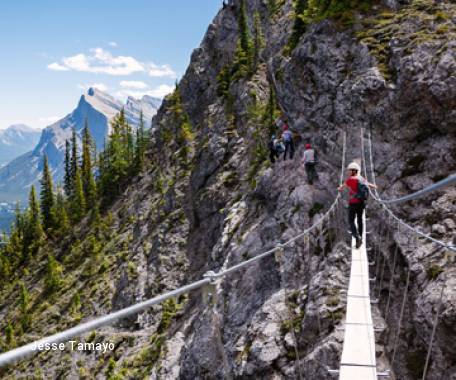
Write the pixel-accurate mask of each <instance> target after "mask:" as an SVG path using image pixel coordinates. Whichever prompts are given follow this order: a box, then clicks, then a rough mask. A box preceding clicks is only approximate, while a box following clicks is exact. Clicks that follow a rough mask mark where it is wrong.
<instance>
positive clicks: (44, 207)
mask: <svg viewBox="0 0 456 380" xmlns="http://www.w3.org/2000/svg"><path fill="white" fill-rule="evenodd" d="M54 203H55V197H54V186H53V184H52V174H51V172H50V170H49V164H48V159H47V156H46V155H45V156H44V164H43V177H42V179H41V215H42V218H43V227H44V229H45V231H46V232H48V231H49V230H52V229H53V228H54V227H55V224H56V221H55V218H54V214H53V212H52V211H53V208H54Z"/></svg>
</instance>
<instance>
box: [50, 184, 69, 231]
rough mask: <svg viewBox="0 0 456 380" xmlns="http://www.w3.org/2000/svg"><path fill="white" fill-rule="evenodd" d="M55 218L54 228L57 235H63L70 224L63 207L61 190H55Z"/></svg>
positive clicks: (63, 201)
mask: <svg viewBox="0 0 456 380" xmlns="http://www.w3.org/2000/svg"><path fill="white" fill-rule="evenodd" d="M53 213H54V215H55V220H56V229H57V231H58V235H59V236H64V235H66V233H67V232H68V230H69V228H70V225H69V221H68V213H67V210H66V207H65V200H64V198H63V194H62V192H61V191H60V192H57V199H56V202H55V207H54V211H53Z"/></svg>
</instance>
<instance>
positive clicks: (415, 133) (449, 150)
mask: <svg viewBox="0 0 456 380" xmlns="http://www.w3.org/2000/svg"><path fill="white" fill-rule="evenodd" d="M344 3H345V2H344ZM292 10H293V6H292V3H291V1H268V2H264V1H260V0H256V1H253V0H252V1H248V2H246V15H247V24H248V28H249V30H250V31H251V33H253V30H254V29H255V28H256V27H258V25H259V26H260V28H261V30H262V34H263V36H264V41H265V43H264V45H263V46H264V48H263V49H261V54H260V55H259V61H258V65H257V66H256V69H255V72H254V73H253V74H252V75H237V76H236V75H234V76H233V77H231V78H230V80H229V81H228V85H226V82H227V81H226V80H225V87H224V88H222V89H221V88H220V87H221V84H220V83H221V82H222V79H223V78H222V76H221V75H220V73H221V72H223V69H224V68H226V67H227V66H229V67H231V65H234V63H233V62H235V61H236V56H237V53H236V49H237V43H238V39H239V27H238V25H239V22H238V20H239V19H240V17H241V15H242V8H241V2H240V1H234V2H230V4H229V5H228V6H226V7H225V8H224V9H222V10H221V11H220V12H219V14H218V15H217V16H216V18H215V19H214V22H213V23H212V24H211V25H210V26H209V28H208V31H207V33H206V36H205V38H204V40H203V42H202V44H201V46H200V47H199V48H198V49H196V50H195V51H194V53H193V55H192V60H191V64H190V66H189V68H188V70H187V72H186V74H185V76H184V78H183V79H182V81H181V82H180V84H179V87H178V88H177V89H176V91H175V93H174V94H173V95H172V96H169V97H168V98H167V99H166V100H165V102H164V104H163V106H162V107H161V108H160V110H159V112H158V114H157V116H156V119H155V122H156V124H157V128H156V130H155V131H154V132H153V139H152V140H153V141H152V143H151V146H150V150H149V152H148V157H149V160H148V162H149V163H148V167H147V169H146V170H145V171H144V172H143V173H142V174H141V175H140V176H139V177H138V178H136V179H135V180H134V181H133V183H131V185H130V186H129V187H128V189H126V190H125V193H124V195H123V197H122V199H119V200H118V202H116V204H115V205H114V206H113V207H112V208H111V209H110V210H109V213H108V214H106V215H105V216H104V218H103V223H102V225H101V226H100V227H99V228H98V229H96V230H89V229H88V227H87V225H85V223H83V224H82V225H81V226H78V227H77V228H76V229H75V231H74V236H71V237H68V239H67V241H65V242H61V243H59V244H58V245H56V244H54V245H52V244H51V246H50V249H53V250H54V252H55V253H56V256H57V257H58V259H59V261H60V262H61V263H62V266H63V268H64V273H65V285H64V286H63V287H62V289H61V290H60V292H59V293H58V294H57V295H56V296H55V297H56V298H55V300H53V301H52V306H51V305H50V304H47V303H46V302H45V301H44V300H42V299H41V298H40V295H41V294H42V289H43V279H42V274H41V272H40V271H41V269H42V268H43V263H42V258H43V257H44V253H42V256H43V257H38V258H37V259H36V262H35V263H34V264H33V265H32V266H31V268H29V270H28V272H27V273H24V276H23V278H22V279H23V281H25V282H26V284H27V287H28V288H29V289H30V291H31V292H32V293H31V297H32V299H33V300H34V302H35V304H34V311H33V320H32V323H31V327H30V329H29V331H26V332H25V335H22V336H20V337H18V340H19V341H23V342H25V341H29V340H31V339H32V337H34V336H36V335H44V334H48V333H49V332H50V329H51V330H52V331H54V329H55V330H58V329H62V328H65V327H67V326H70V325H73V324H74V323H76V322H77V321H78V320H80V319H81V317H83V318H90V317H92V316H95V315H99V314H102V313H106V312H109V311H111V310H115V309H118V308H121V307H124V306H127V305H129V304H132V303H134V302H137V301H139V300H142V299H145V298H148V297H152V296H154V295H157V294H160V293H162V292H164V291H166V290H171V289H173V288H175V287H177V286H179V285H183V284H186V283H188V282H190V281H193V280H196V279H199V278H201V276H202V275H203V274H204V273H205V272H206V271H207V270H219V269H221V268H224V267H227V266H231V265H233V264H236V263H239V262H241V261H243V260H245V259H247V258H250V257H253V256H255V255H257V254H259V253H261V252H263V251H265V250H267V249H268V248H271V247H273V246H274V245H276V244H277V243H279V242H283V241H286V240H287V239H289V238H290V237H292V236H295V235H297V234H298V233H299V232H301V231H302V230H303V229H305V228H306V227H308V226H310V225H311V224H312V222H313V221H315V220H316V219H317V218H318V217H319V216H321V214H322V213H323V212H324V211H325V209H327V207H328V206H329V205H330V204H331V202H332V200H333V199H334V196H335V193H336V190H335V188H336V187H337V185H338V181H339V171H340V162H341V153H342V152H341V150H342V146H341V145H342V134H343V132H344V131H345V132H346V133H347V136H348V146H347V148H348V149H347V160H351V159H361V156H362V155H361V138H360V136H361V135H360V133H361V132H360V130H361V128H364V129H365V130H370V131H371V133H372V140H373V156H374V161H375V165H376V167H375V170H376V173H377V179H378V184H379V188H380V193H381V194H382V196H383V197H385V198H389V197H395V196H398V195H401V194H404V193H408V192H411V191H415V190H418V189H420V188H422V187H423V186H425V185H427V184H430V183H432V182H434V181H436V180H438V179H440V178H443V177H445V176H446V175H448V174H450V173H451V172H454V169H455V167H456V150H455V148H454V147H455V146H456V145H455V143H456V135H455V121H454V120H455V117H454V116H455V114H454V110H455V99H456V96H455V95H456V94H455V92H456V83H455V78H454V72H455V66H456V61H455V50H454V36H455V27H454V21H455V17H456V13H455V11H456V8H455V5H454V4H452V3H451V2H445V1H439V2H432V1H427V0H420V1H416V0H415V1H413V2H402V3H400V2H391V1H389V2H385V3H381V2H378V3H375V4H371V3H369V7H368V8H367V9H366V8H360V9H354V10H352V9H348V10H344V12H347V13H344V17H338V16H337V14H336V15H333V16H332V17H330V18H326V17H317V16H315V20H314V22H309V24H308V25H307V27H306V31H305V32H304V33H303V34H302V35H301V37H300V39H299V41H298V43H297V46H296V47H295V48H294V49H293V50H291V52H289V54H287V53H286V51H287V49H286V45H287V44H288V41H289V39H290V34H291V33H292V29H293V28H292V25H293V22H292V21H290V20H291V19H292V18H293V16H292ZM339 16H340V15H339ZM255 19H256V20H257V21H256V22H255ZM221 78H222V79H221ZM271 109H272V111H276V110H278V109H281V110H283V112H284V113H285V114H286V115H287V117H288V118H289V121H290V124H291V127H292V129H293V131H294V132H295V133H296V136H295V137H296V147H297V153H296V157H295V159H294V160H292V161H290V160H288V161H282V160H280V161H279V162H277V163H276V164H274V165H270V164H269V163H268V161H267V151H266V144H267V141H268V133H269V124H267V121H266V120H267V115H268V114H269V115H270V114H271ZM307 142H311V143H313V144H314V146H316V148H317V149H318V151H319V157H320V158H319V165H318V171H319V181H318V182H317V183H316V184H315V185H312V186H311V185H309V184H307V182H306V178H305V173H304V169H303V167H302V164H301V163H300V156H301V153H302V149H303V143H307ZM368 168H369V169H370V166H368ZM369 177H370V176H369ZM455 199H456V193H455V191H454V189H447V190H444V191H441V192H437V193H435V194H432V195H430V196H429V197H427V198H424V199H423V200H421V201H414V202H412V203H411V204H407V205H404V206H401V207H396V208H395V209H394V211H395V212H396V213H397V214H398V215H399V216H400V217H402V218H404V219H405V220H407V221H408V222H409V223H411V224H414V225H417V226H419V228H420V229H422V230H423V231H425V232H428V233H432V235H433V236H435V237H438V238H439V239H442V240H444V241H451V239H453V243H454V239H455V238H454V236H455V229H456V225H455V222H456V221H455V217H454V215H455V211H456V201H455ZM367 212H368V216H369V217H370V219H369V221H368V223H369V225H368V229H369V230H370V231H371V234H370V235H369V237H368V244H369V245H370V246H371V247H372V248H373V251H372V252H373V254H375V255H376V256H377V258H378V263H379V264H378V267H379V270H378V276H377V282H376V283H373V284H372V287H373V292H374V293H375V294H376V295H377V294H378V296H379V304H378V305H377V306H374V307H373V312H374V318H375V323H376V324H378V325H383V326H385V330H384V331H383V332H382V333H379V335H378V337H377V343H378V346H377V357H378V363H379V369H391V370H392V378H397V379H416V378H420V373H421V372H422V370H423V365H424V359H425V355H426V350H427V348H428V342H429V341H430V336H431V330H432V322H433V319H434V316H435V313H436V310H437V308H438V307H439V306H438V305H439V302H440V301H439V295H440V289H441V286H442V284H443V283H445V284H446V288H445V291H444V293H443V307H442V312H441V314H440V319H439V325H438V327H437V330H436V336H435V341H434V346H433V352H432V361H431V366H430V369H429V371H428V377H427V378H428V379H452V378H454V376H456V369H455V368H456V363H455V361H454V358H455V357H456V355H455V351H456V345H455V343H454V337H455V335H456V331H455V330H454V326H455V324H454V321H455V316H456V308H455V304H456V300H455V296H454V294H455V293H454V291H452V289H453V288H454V286H455V282H456V273H455V269H454V264H453V263H452V261H451V256H450V255H447V254H446V253H445V252H444V251H441V250H436V249H435V247H434V246H432V245H431V244H428V243H426V242H425V241H424V240H422V239H419V240H416V239H413V238H412V236H411V235H410V234H408V233H406V230H405V229H404V228H399V227H398V226H397V225H396V224H395V223H394V222H393V221H392V220H391V219H388V218H387V216H386V215H385V214H384V213H382V212H381V211H380V210H378V209H377V208H376V207H375V206H374V204H372V205H371V206H370V207H369V208H368V211H367ZM345 218H346V216H345V210H344V209H343V208H342V207H340V208H338V210H337V212H336V215H335V217H334V218H333V219H332V221H331V222H330V223H329V224H328V225H325V228H322V229H320V230H319V231H317V232H316V233H315V234H314V235H313V236H312V237H311V239H301V240H297V241H296V242H295V243H294V245H293V246H290V247H288V248H286V249H285V250H284V253H283V259H282V260H275V258H274V257H270V258H266V259H264V260H263V261H260V262H257V263H256V264H254V265H252V266H251V267H248V268H247V269H246V270H244V271H241V272H236V273H233V274H232V275H230V276H229V277H226V278H224V279H223V280H222V281H221V282H220V283H218V284H217V289H218V292H217V294H218V297H217V301H216V304H215V306H211V305H206V304H204V303H203V300H202V297H201V295H200V294H198V293H192V294H191V295H190V296H189V297H180V298H179V299H177V300H175V301H172V302H167V303H165V304H163V305H160V306H157V307H153V308H151V310H148V311H146V312H144V313H141V314H140V315H139V316H138V317H137V318H132V319H130V320H127V321H122V322H121V323H118V324H117V325H115V326H112V327H109V328H104V329H101V330H100V331H98V332H96V333H93V334H91V335H90V336H87V337H85V339H86V340H89V341H97V342H105V341H112V342H114V343H115V350H114V351H113V352H109V353H108V354H105V355H102V354H96V353H81V352H72V353H65V354H57V353H51V354H44V355H41V356H38V357H37V358H36V359H35V360H34V361H33V362H32V361H23V362H22V363H21V364H18V365H17V366H14V367H12V368H10V369H9V370H7V371H5V372H3V373H4V374H6V375H7V376H9V375H12V374H16V375H19V374H20V375H31V374H33V373H35V374H37V376H40V375H43V376H45V377H57V376H63V377H68V378H77V377H78V376H79V377H80V378H93V377H94V376H96V377H97V378H105V377H108V378H117V377H116V376H118V377H119V378H122V377H125V378H142V377H149V378H152V379H177V378H181V379H218V378H224V377H226V378H238V379H259V378H264V379H288V378H290V379H291V378H298V377H299V376H300V377H301V378H304V379H328V378H330V377H331V376H330V375H329V374H328V372H327V370H326V366H330V367H333V368H337V367H338V363H339V358H340V353H341V349H342V340H343V332H342V331H340V330H338V329H337V327H341V326H343V320H344V313H345V301H344V298H343V289H345V288H346V287H347V274H348V267H349V258H348V255H347V250H346V248H345V246H346V241H347V239H348V236H347V232H346V230H347V228H346V224H345ZM395 253H396V261H395V264H394V266H393V260H394V255H395ZM382 268H384V269H383V270H382ZM393 268H394V269H393ZM409 268H410V287H409V291H408V296H407V298H406V307H405V315H404V318H403V321H402V329H401V330H400V331H399V333H398V334H397V332H398V329H397V326H398V322H399V316H400V309H401V301H402V295H403V293H404V287H405V281H406V277H407V272H408V270H409ZM372 270H373V272H374V271H375V267H373V269H372ZM382 272H383V274H382ZM373 274H374V273H373ZM373 274H372V275H373ZM76 293H77V294H78V297H79V298H80V300H81V302H80V304H78V303H76V304H75V302H73V301H72V300H74V298H75V294H76ZM17 294H18V288H17V286H15V284H9V285H4V286H3V288H2V291H1V297H0V299H3V300H6V301H4V302H3V303H2V305H1V308H0V315H1V316H2V318H1V320H2V321H15V320H16V319H17V318H18V311H17V304H16V301H15V299H16V297H17ZM390 295H391V296H390ZM388 299H389V301H388ZM0 323H1V327H2V328H4V324H5V323H6V322H0ZM396 334H397V336H398V338H397V342H398V344H397V352H396V357H395V361H394V363H392V354H393V351H394V341H395V337H396Z"/></svg>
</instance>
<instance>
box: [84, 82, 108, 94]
mask: <svg viewBox="0 0 456 380" xmlns="http://www.w3.org/2000/svg"><path fill="white" fill-rule="evenodd" d="M90 87H92V88H96V89H97V90H100V91H104V92H106V91H108V86H106V85H105V84H104V83H89V84H78V88H80V89H81V90H84V91H87V90H88V89H89V88H90Z"/></svg>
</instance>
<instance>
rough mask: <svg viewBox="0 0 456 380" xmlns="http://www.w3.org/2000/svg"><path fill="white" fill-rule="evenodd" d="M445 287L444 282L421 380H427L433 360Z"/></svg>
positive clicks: (444, 282)
mask: <svg viewBox="0 0 456 380" xmlns="http://www.w3.org/2000/svg"><path fill="white" fill-rule="evenodd" d="M445 287H446V281H445V280H444V281H443V283H442V288H441V289H440V298H439V304H438V306H437V312H436V314H435V318H434V322H433V323H432V333H431V338H430V341H429V348H428V352H427V355H426V362H425V364H424V369H423V377H422V378H421V380H426V374H427V370H428V366H429V361H430V359H431V353H432V344H433V343H434V337H435V331H436V330H437V325H438V323H439V316H440V313H441V312H442V307H443V293H444V291H445Z"/></svg>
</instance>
